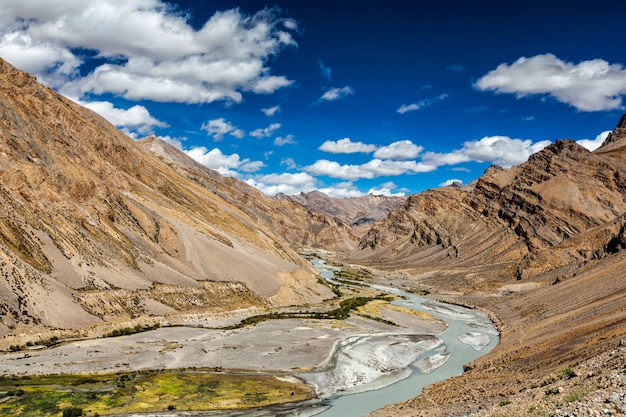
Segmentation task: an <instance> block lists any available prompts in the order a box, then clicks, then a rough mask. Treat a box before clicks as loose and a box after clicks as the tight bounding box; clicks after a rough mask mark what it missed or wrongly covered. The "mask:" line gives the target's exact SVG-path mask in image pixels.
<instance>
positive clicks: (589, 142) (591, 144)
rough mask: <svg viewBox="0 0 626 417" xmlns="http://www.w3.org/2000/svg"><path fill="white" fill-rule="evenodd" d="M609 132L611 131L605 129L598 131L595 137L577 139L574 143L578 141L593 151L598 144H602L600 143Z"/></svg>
mask: <svg viewBox="0 0 626 417" xmlns="http://www.w3.org/2000/svg"><path fill="white" fill-rule="evenodd" d="M609 133H611V131H610V130H607V131H605V132H602V133H600V134H599V135H598V136H596V138H595V139H581V140H577V141H576V143H578V144H579V145H581V146H584V147H585V148H587V149H589V150H590V151H595V150H596V149H598V148H599V147H600V146H602V144H603V143H604V141H605V140H606V137H607V136H609Z"/></svg>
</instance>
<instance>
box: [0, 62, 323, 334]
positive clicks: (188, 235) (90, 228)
mask: <svg viewBox="0 0 626 417" xmlns="http://www.w3.org/2000/svg"><path fill="white" fill-rule="evenodd" d="M178 163H179V165H181V166H182V164H188V165H189V166H190V167H188V169H190V170H191V169H195V168H196V167H195V166H193V164H191V163H190V162H189V161H188V160H180V161H178ZM202 175H203V176H204V177H206V178H210V180H211V181H212V183H213V188H211V187H209V186H208V184H207V183H202V182H200V181H198V180H194V179H192V178H190V176H188V175H181V173H180V168H179V167H172V165H171V164H168V163H166V162H164V160H163V159H162V158H160V157H158V156H157V155H155V154H154V153H153V152H150V151H148V150H147V149H146V148H145V146H142V145H141V144H139V143H137V142H135V141H133V140H132V139H130V138H129V137H127V136H126V135H124V134H123V133H121V132H120V131H118V130H117V129H116V128H114V127H113V126H112V125H111V124H109V123H108V122H107V121H105V120H104V119H103V118H101V117H100V116H98V115H96V114H95V113H93V112H92V111H90V110H88V109H85V108H83V107H81V106H78V105H77V104H75V103H73V102H71V101H69V100H67V99H66V98H64V97H62V96H60V95H58V94H56V93H55V92H54V91H52V90H51V89H49V88H46V87H43V86H41V85H40V84H39V83H38V82H37V81H36V79H35V78H34V77H32V76H30V75H28V74H26V73H24V72H21V71H19V70H17V69H16V68H14V67H12V66H11V65H9V64H8V63H6V62H5V61H2V60H0V273H1V274H2V276H3V277H4V279H2V280H0V335H5V334H8V333H9V332H16V330H15V329H17V330H20V329H28V330H29V331H33V329H37V328H42V329H45V328H82V327H87V326H92V325H98V324H101V323H103V322H110V321H124V320H127V319H130V318H132V317H138V316H150V315H163V314H176V313H179V312H193V311H204V310H206V309H211V311H228V310H233V309H241V308H246V307H254V306H257V307H258V306H270V305H271V306H281V305H293V304H305V303H311V302H317V301H321V300H323V299H325V298H329V297H332V293H331V292H330V291H329V290H328V289H327V288H326V287H325V286H323V285H320V284H319V283H318V282H317V280H316V274H315V272H314V271H313V270H312V269H311V267H310V266H309V264H308V263H307V262H306V260H304V259H303V258H302V257H301V256H300V255H298V254H297V253H296V252H295V251H294V249H293V248H292V245H291V243H290V242H288V241H287V240H285V239H284V238H283V237H282V236H281V234H279V233H277V232H276V230H274V228H273V227H271V224H270V223H268V222H266V221H263V219H262V218H261V217H262V213H261V211H255V212H251V211H249V210H246V209H245V207H247V206H249V205H250V204H251V202H252V203H254V204H256V205H263V204H268V205H271V204H273V201H271V200H270V199H269V198H267V197H265V196H263V195H262V194H261V193H258V192H254V191H252V190H251V189H250V188H251V187H248V186H247V185H245V184H243V183H240V182H237V181H236V180H233V179H227V178H222V177H219V176H217V175H215V174H211V173H210V172H208V171H203V172H202ZM204 177H203V178H204ZM216 190H218V191H216Z"/></svg>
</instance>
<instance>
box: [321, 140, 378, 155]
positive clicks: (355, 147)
mask: <svg viewBox="0 0 626 417" xmlns="http://www.w3.org/2000/svg"><path fill="white" fill-rule="evenodd" d="M318 149H319V150H320V151H324V152H328V153H346V154H349V153H370V152H374V151H375V150H376V149H377V146H376V145H368V144H365V143H363V142H352V140H350V138H343V139H339V140H337V141H334V140H327V141H326V142H324V143H322V145H321V146H320V147H319V148H318Z"/></svg>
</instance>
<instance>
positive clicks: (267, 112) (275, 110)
mask: <svg viewBox="0 0 626 417" xmlns="http://www.w3.org/2000/svg"><path fill="white" fill-rule="evenodd" d="M261 111H262V112H263V114H265V115H266V116H267V117H271V116H274V115H275V114H276V113H279V112H280V106H274V107H269V108H267V109H261Z"/></svg>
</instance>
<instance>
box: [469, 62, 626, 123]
mask: <svg viewBox="0 0 626 417" xmlns="http://www.w3.org/2000/svg"><path fill="white" fill-rule="evenodd" d="M474 86H475V87H476V88H477V89H479V90H482V91H495V92H496V93H511V94H515V95H516V96H517V97H518V98H520V97H524V96H529V95H535V94H547V95H549V96H552V97H554V98H555V99H556V100H558V101H560V102H561V103H566V104H569V105H571V106H573V107H575V108H576V109H577V110H580V111H600V110H614V109H621V108H623V104H622V99H623V97H622V96H623V95H624V94H626V69H625V68H624V67H623V66H622V65H621V64H609V63H608V62H607V61H604V60H602V59H593V60H589V61H582V62H580V63H578V64H573V63H571V62H565V61H562V60H560V59H559V58H557V57H556V56H554V55H553V54H544V55H536V56H533V57H530V58H526V57H522V58H519V59H518V60H517V61H515V62H514V63H512V64H510V65H508V64H500V65H498V67H497V68H496V69H495V70H492V71H490V72H488V73H487V74H486V75H484V76H483V77H481V78H480V79H479V80H478V81H476V83H475V84H474Z"/></svg>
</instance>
